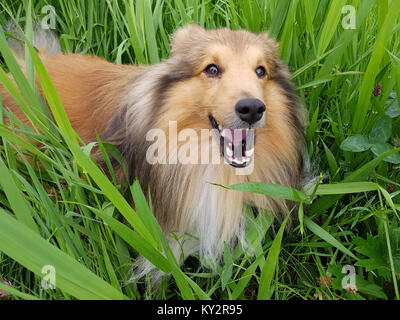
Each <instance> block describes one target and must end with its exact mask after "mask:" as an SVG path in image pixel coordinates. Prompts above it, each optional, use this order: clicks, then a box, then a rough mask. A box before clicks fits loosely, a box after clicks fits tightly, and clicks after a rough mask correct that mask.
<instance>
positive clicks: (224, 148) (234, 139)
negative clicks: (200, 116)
mask: <svg viewBox="0 0 400 320" xmlns="http://www.w3.org/2000/svg"><path fill="white" fill-rule="evenodd" d="M209 118H210V123H211V126H212V127H213V128H214V129H216V131H217V132H218V137H217V138H219V142H220V150H221V153H222V155H223V157H224V159H225V161H226V162H227V163H228V164H229V165H231V166H232V167H235V168H244V167H247V166H248V165H249V164H250V163H251V162H252V160H253V155H254V129H249V128H243V129H241V128H223V127H222V126H221V125H220V124H218V122H217V121H216V120H215V118H214V117H213V116H211V115H210V116H209Z"/></svg>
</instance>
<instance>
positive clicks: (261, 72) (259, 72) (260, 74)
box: [256, 66, 267, 78]
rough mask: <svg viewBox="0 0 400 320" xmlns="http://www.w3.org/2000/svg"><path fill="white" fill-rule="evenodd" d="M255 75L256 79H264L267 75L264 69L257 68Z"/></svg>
mask: <svg viewBox="0 0 400 320" xmlns="http://www.w3.org/2000/svg"><path fill="white" fill-rule="evenodd" d="M256 74H257V77H259V78H264V77H265V76H266V74H267V71H266V70H265V68H264V67H262V66H259V67H257V68H256Z"/></svg>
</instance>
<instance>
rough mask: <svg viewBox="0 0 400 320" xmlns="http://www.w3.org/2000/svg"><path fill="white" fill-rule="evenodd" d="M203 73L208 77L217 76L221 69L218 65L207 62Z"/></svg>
mask: <svg viewBox="0 0 400 320" xmlns="http://www.w3.org/2000/svg"><path fill="white" fill-rule="evenodd" d="M204 73H205V74H206V75H207V76H209V77H219V76H220V75H221V71H220V70H219V68H218V66H217V65H215V64H209V65H208V66H207V67H206V68H205V69H204Z"/></svg>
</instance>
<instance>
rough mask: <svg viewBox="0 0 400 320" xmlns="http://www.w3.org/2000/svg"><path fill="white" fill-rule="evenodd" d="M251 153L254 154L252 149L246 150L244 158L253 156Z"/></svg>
mask: <svg viewBox="0 0 400 320" xmlns="http://www.w3.org/2000/svg"><path fill="white" fill-rule="evenodd" d="M253 153H254V148H253V149H250V150H246V156H247V157H251V156H252V155H253Z"/></svg>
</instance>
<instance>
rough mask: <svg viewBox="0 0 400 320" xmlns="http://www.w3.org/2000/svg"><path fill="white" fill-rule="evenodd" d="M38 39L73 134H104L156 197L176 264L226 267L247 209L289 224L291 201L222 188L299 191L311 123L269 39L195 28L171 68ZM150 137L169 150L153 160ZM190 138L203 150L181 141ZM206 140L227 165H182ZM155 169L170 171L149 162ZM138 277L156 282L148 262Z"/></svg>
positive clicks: (186, 31) (176, 45) (176, 50)
mask: <svg viewBox="0 0 400 320" xmlns="http://www.w3.org/2000/svg"><path fill="white" fill-rule="evenodd" d="M37 38H38V39H37V40H36V42H38V43H40V45H41V48H39V49H40V56H41V59H42V61H43V63H44V65H45V67H46V69H47V71H48V73H49V75H50V77H51V79H52V81H53V83H54V85H55V87H56V89H57V91H58V94H59V96H60V98H61V101H62V103H63V105H64V108H65V110H66V112H67V114H68V117H69V119H70V121H71V124H72V126H73V128H74V129H75V130H76V131H77V133H78V134H79V135H80V136H81V137H82V138H83V140H84V141H85V142H87V143H89V142H92V141H96V134H98V135H99V136H100V137H101V139H102V140H103V141H106V142H109V143H111V144H113V145H114V146H116V147H117V148H118V149H119V150H120V152H121V153H122V155H123V156H124V158H125V159H126V161H127V163H128V167H129V179H130V181H132V180H133V179H136V178H138V179H139V182H140V184H141V186H142V188H143V190H146V191H147V190H150V194H151V199H152V205H153V210H154V214H155V216H156V218H157V219H158V221H159V223H160V225H161V226H162V228H163V230H164V232H165V234H166V235H168V234H170V233H175V234H177V235H180V236H184V237H185V240H184V241H182V243H177V240H170V243H171V247H172V248H173V250H174V253H175V254H176V256H177V257H179V256H182V253H183V257H184V258H186V257H187V256H188V255H190V254H192V253H198V254H199V256H200V257H201V259H202V261H203V262H205V263H206V264H207V265H208V266H210V265H213V264H217V263H218V259H219V258H220V256H221V253H222V252H223V250H224V244H225V243H226V244H227V245H231V244H233V243H235V242H236V241H238V240H239V241H242V242H243V241H244V240H243V239H244V236H243V235H244V230H245V219H244V214H243V212H244V208H245V207H246V206H251V207H253V208H256V209H258V211H259V212H265V211H268V212H273V213H275V214H276V215H278V216H280V217H282V216H285V215H286V214H287V213H288V212H289V211H290V210H291V209H292V207H293V203H291V202H288V201H285V200H282V199H276V198H271V197H267V196H263V195H260V194H252V193H241V192H238V191H232V190H227V189H225V188H221V187H219V186H216V185H215V184H221V185H233V184H239V183H244V182H268V183H274V184H281V185H286V186H290V187H295V188H296V187H299V184H300V181H301V178H302V174H303V169H304V159H305V158H304V147H305V141H304V140H305V139H304V133H303V131H304V118H305V117H304V113H305V112H304V110H303V108H302V106H301V105H300V103H299V101H298V96H297V93H296V90H295V87H294V86H293V84H292V83H291V81H290V74H289V71H288V68H287V67H286V66H285V65H284V63H283V62H282V61H281V60H280V59H279V57H278V44H277V43H276V42H275V41H274V40H273V39H272V38H270V37H269V36H268V33H260V34H254V33H251V32H248V31H245V30H237V31H232V30H229V29H227V28H221V29H216V30H205V29H204V28H202V27H199V26H197V25H187V26H185V27H183V28H181V29H178V30H177V31H176V32H175V33H174V35H173V36H172V41H171V56H170V57H169V58H168V59H166V60H164V61H162V62H160V63H158V64H155V65H151V66H132V65H117V64H114V63H110V62H107V61H105V60H103V59H101V58H99V57H95V56H91V55H83V54H62V53H61V52H57V51H58V50H54V47H57V46H55V45H54V39H52V40H51V41H49V42H51V43H50V44H48V43H46V39H39V36H37ZM48 47H49V48H50V47H51V48H50V49H49V50H46V48H48ZM39 86H40V85H39ZM1 96H2V98H3V105H4V106H5V107H6V108H8V109H9V110H11V111H12V112H13V113H14V114H15V115H17V116H18V117H19V118H20V119H22V120H23V121H25V122H26V123H27V124H28V121H27V119H26V117H25V115H24V114H23V112H22V111H21V110H20V108H19V107H18V106H17V104H16V102H15V101H14V100H13V99H12V97H11V96H10V95H9V94H8V92H6V91H5V89H4V88H2V89H1ZM171 126H175V128H174V130H171ZM153 129H158V130H160V132H164V133H165V136H164V138H163V139H161V138H160V137H161V136H160V137H158V138H159V140H160V141H164V142H166V145H165V146H164V147H163V146H162V143H159V144H158V145H157V148H156V149H157V152H154V153H153V154H152V156H151V152H150V153H149V150H150V149H154V148H155V146H154V145H155V140H156V139H155V138H154V136H153V137H151V136H150V137H149V132H151V130H153ZM184 130H190V132H191V133H192V136H191V137H194V138H193V139H189V141H188V139H185V138H184V137H183V138H182V136H180V135H179V133H181V132H184ZM204 130H209V131H210V134H208V135H206V139H205V140H206V141H208V142H209V143H210V149H213V150H215V147H216V149H217V158H219V160H220V161H211V159H209V160H210V161H203V160H199V159H198V161H197V162H196V161H191V160H193V159H192V158H193V157H191V158H190V159H189V160H190V161H186V162H185V161H179V159H178V158H179V157H181V158H182V155H185V154H187V152H188V151H193V152H194V153H197V154H203V153H204V147H201V146H200V140H204V139H202V138H201V137H203V136H204V132H203V131H204ZM174 132H177V133H178V138H177V139H176V137H172V136H171V135H173V136H175V133H174ZM187 132H189V131H187ZM174 139H175V140H174ZM160 141H158V142H160ZM181 147H185V149H184V150H183V151H182V150H181ZM206 149H207V148H206ZM207 152H208V151H207ZM149 154H150V156H149ZM157 157H159V158H161V159H164V160H167V161H164V162H162V161H152V160H154V159H156V160H157ZM150 158H151V159H150ZM199 158H200V157H199ZM171 159H175V160H176V159H178V161H172V162H171V161H169V160H171ZM214 160H215V159H214ZM217 160H218V159H217ZM116 166H118V165H116ZM249 168H251V170H249ZM115 169H116V170H117V171H118V170H120V169H119V168H118V167H116V168H115ZM209 182H212V183H215V184H211V183H209ZM175 239H176V238H175ZM136 267H137V268H138V271H137V273H136V274H137V275H140V274H146V273H147V272H149V271H150V270H151V265H150V264H149V263H147V262H145V260H144V259H142V260H140V259H139V262H137V263H136Z"/></svg>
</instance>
